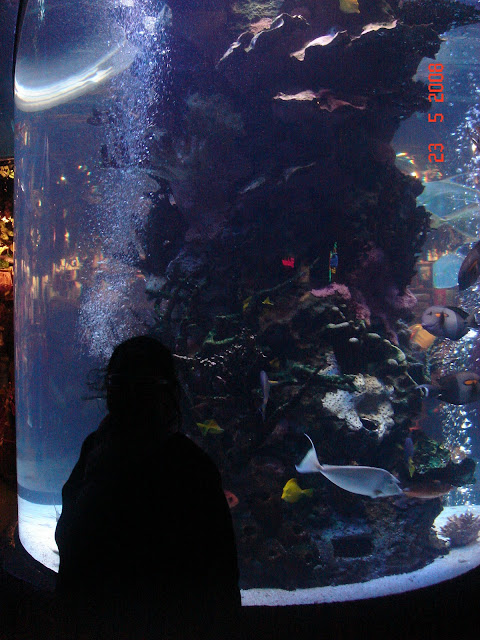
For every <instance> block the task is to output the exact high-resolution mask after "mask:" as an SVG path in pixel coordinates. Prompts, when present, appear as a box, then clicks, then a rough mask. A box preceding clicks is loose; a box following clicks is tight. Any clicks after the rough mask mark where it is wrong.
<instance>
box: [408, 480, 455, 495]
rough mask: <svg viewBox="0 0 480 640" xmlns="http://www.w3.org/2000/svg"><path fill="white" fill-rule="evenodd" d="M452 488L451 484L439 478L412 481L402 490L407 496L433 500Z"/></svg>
mask: <svg viewBox="0 0 480 640" xmlns="http://www.w3.org/2000/svg"><path fill="white" fill-rule="evenodd" d="M452 489H453V485H451V484H448V482H441V481H440V480H430V481H428V480H427V481H419V482H414V483H413V484H412V485H410V487H406V488H405V489H404V490H403V491H404V494H405V495H406V496H407V498H420V500H433V498H440V497H441V496H444V495H446V494H447V493H448V492H449V491H451V490H452Z"/></svg>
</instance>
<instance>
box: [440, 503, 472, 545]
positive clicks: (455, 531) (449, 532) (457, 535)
mask: <svg viewBox="0 0 480 640" xmlns="http://www.w3.org/2000/svg"><path fill="white" fill-rule="evenodd" d="M479 532H480V516H474V515H473V513H471V512H470V511H466V512H465V513H462V514H461V515H459V516H451V517H450V518H449V519H448V520H447V524H446V525H445V526H444V527H442V528H441V530H440V533H441V534H442V536H445V538H448V539H449V540H450V546H451V547H464V546H465V545H467V544H471V543H472V542H476V541H477V538H478V534H479Z"/></svg>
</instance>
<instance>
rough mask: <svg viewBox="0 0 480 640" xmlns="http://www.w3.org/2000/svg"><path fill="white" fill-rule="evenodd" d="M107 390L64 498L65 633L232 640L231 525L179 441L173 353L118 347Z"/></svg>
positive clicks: (188, 444) (144, 345)
mask: <svg viewBox="0 0 480 640" xmlns="http://www.w3.org/2000/svg"><path fill="white" fill-rule="evenodd" d="M106 388H107V407H108V411H109V412H108V415H107V416H106V417H105V418H104V420H103V421H102V422H101V423H100V426H99V427H98V429H97V430H96V431H94V432H93V433H91V434H90V435H89V436H88V437H87V438H86V439H85V441H84V443H83V445H82V450H81V453H80V459H79V460H78V462H77V464H76V465H75V467H74V469H73V471H72V473H71V475H70V477H69V479H68V480H67V482H66V483H65V485H64V487H63V491H62V499H63V510H62V514H61V516H60V519H59V521H58V524H57V529H56V533H55V539H56V541H57V544H58V549H59V553H60V569H59V573H58V579H57V601H58V603H59V605H60V606H59V612H60V614H59V615H60V616H61V617H62V622H63V624H62V625H61V626H62V629H63V630H62V633H63V634H65V633H70V634H71V635H74V636H75V635H76V636H79V637H82V636H83V635H85V636H86V637H101V638H103V637H108V638H114V639H115V640H119V639H122V638H142V639H143V638H158V640H168V639H170V638H175V639H177V638H182V639H183V638H185V639H190V638H191V639H192V640H199V639H202V638H205V639H207V638H208V639H209V640H210V639H213V638H217V637H218V638H223V637H225V638H230V637H231V636H232V633H234V632H235V629H236V616H237V614H238V612H239V608H240V592H239V588H238V567H237V556H236V548H235V540H234V533H233V527H232V521H231V516H230V512H229V508H228V505H227V501H226V498H225V495H224V493H223V490H222V486H221V480H220V475H219V472H218V470H217V468H216V467H215V465H214V463H213V462H212V460H211V459H210V458H209V457H208V456H207V454H206V453H204V452H203V451H202V450H201V449H200V448H199V447H198V446H197V445H196V444H195V443H194V442H192V440H190V439H189V438H188V437H186V436H185V435H183V434H181V433H180V432H179V426H180V409H179V395H180V394H179V391H180V389H179V384H178V381H177V378H176V375H175V370H174V364H173V358H172V355H171V353H170V351H169V350H168V349H167V348H166V347H164V346H163V345H162V344H161V343H160V342H159V341H158V340H155V339H153V338H150V337H146V336H142V337H137V338H132V339H130V340H127V341H125V342H123V343H122V344H120V345H119V346H118V347H117V348H116V349H115V350H114V352H113V354H112V357H111V359H110V362H109V364H108V369H107V376H106ZM92 630H93V631H92Z"/></svg>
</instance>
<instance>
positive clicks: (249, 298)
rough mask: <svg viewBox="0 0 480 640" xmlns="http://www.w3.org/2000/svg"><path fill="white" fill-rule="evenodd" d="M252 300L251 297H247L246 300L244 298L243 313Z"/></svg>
mask: <svg viewBox="0 0 480 640" xmlns="http://www.w3.org/2000/svg"><path fill="white" fill-rule="evenodd" d="M251 299H252V296H248V298H245V300H244V301H243V305H242V306H243V311H244V312H245V311H246V310H247V308H248V305H249V304H250V301H251Z"/></svg>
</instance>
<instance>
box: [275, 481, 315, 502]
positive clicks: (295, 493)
mask: <svg viewBox="0 0 480 640" xmlns="http://www.w3.org/2000/svg"><path fill="white" fill-rule="evenodd" d="M303 496H308V497H309V498H311V497H312V496H313V489H301V488H300V487H299V485H298V482H297V481H296V479H295V478H291V479H290V480H289V481H288V482H287V484H286V485H285V486H284V487H283V492H282V500H285V502H289V503H290V504H294V503H295V502H298V501H299V500H300V498H302V497H303Z"/></svg>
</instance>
